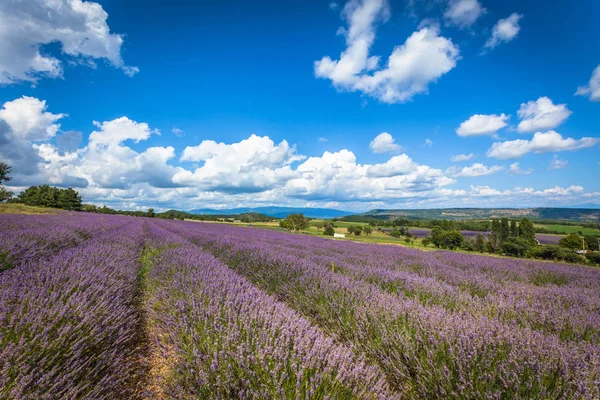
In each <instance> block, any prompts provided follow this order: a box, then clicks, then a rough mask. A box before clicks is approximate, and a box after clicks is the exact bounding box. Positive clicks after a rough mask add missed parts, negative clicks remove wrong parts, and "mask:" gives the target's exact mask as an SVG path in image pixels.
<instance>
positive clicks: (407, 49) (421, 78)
mask: <svg viewBox="0 0 600 400" xmlns="http://www.w3.org/2000/svg"><path fill="white" fill-rule="evenodd" d="M342 16H343V18H344V19H345V20H346V21H347V23H348V28H347V29H342V30H340V31H338V33H341V34H343V35H344V36H345V37H346V49H345V50H344V51H343V52H342V53H341V55H340V58H339V60H332V59H331V58H330V57H329V56H325V57H323V58H322V59H321V60H318V61H315V63H314V69H315V75H316V76H317V77H318V78H324V79H330V80H331V81H332V83H333V85H334V86H335V87H336V88H337V89H338V90H347V91H359V92H361V93H364V94H366V95H368V96H371V97H374V98H376V99H378V100H380V101H382V102H385V103H402V102H405V101H408V100H410V99H411V98H412V97H413V96H414V95H416V94H419V93H426V92H427V90H428V86H429V84H430V83H431V82H435V81H436V80H437V79H438V78H440V77H441V76H442V75H444V74H445V73H447V72H448V71H450V70H451V69H452V68H454V67H455V66H456V61H457V60H458V59H459V58H460V57H459V50H458V47H456V46H455V45H454V44H453V43H452V41H451V40H449V39H446V38H444V37H441V36H439V27H437V26H434V25H432V26H428V27H423V28H421V29H420V30H419V31H416V32H414V33H413V34H412V35H410V36H409V37H408V39H406V42H405V43H404V44H403V45H401V46H396V47H395V48H394V50H393V51H392V53H391V55H390V56H389V58H388V60H387V63H386V65H385V67H380V65H379V64H380V57H379V56H369V51H370V49H371V46H372V45H373V42H374V41H375V29H376V25H377V24H378V23H380V22H385V21H386V20H387V19H388V18H389V16H390V10H389V6H388V3H387V1H386V0H350V1H348V2H347V3H346V5H345V6H344V8H343V11H342Z"/></svg>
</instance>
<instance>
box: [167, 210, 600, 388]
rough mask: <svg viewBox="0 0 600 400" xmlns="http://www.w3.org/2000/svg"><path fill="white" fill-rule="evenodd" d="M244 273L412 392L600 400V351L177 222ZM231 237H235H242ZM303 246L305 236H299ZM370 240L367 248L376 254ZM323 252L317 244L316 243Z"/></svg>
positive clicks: (243, 232)
mask: <svg viewBox="0 0 600 400" xmlns="http://www.w3.org/2000/svg"><path fill="white" fill-rule="evenodd" d="M165 225H166V226H167V227H168V228H169V229H171V230H173V231H177V232H179V233H181V234H182V235H185V236H186V237H188V238H190V239H192V240H195V241H196V242H197V243H198V244H199V245H201V246H203V247H204V248H205V249H210V250H211V251H213V252H215V253H216V254H218V256H219V257H220V258H221V259H223V260H225V261H226V262H227V263H228V265H229V266H230V267H232V268H234V269H235V270H236V271H238V272H240V273H242V274H244V275H246V276H247V277H249V278H250V279H251V280H253V281H254V282H256V283H257V284H259V285H261V286H262V287H263V288H265V289H267V290H269V291H270V292H272V293H275V294H277V295H278V296H280V297H281V298H283V299H285V300H286V302H287V303H288V304H290V305H291V306H292V307H293V308H295V309H297V310H299V311H301V312H303V313H304V314H305V315H307V316H310V317H311V318H312V319H313V321H315V322H317V323H319V324H320V325H321V326H323V327H324V328H325V329H326V330H328V331H330V332H332V333H334V334H335V335H337V336H338V337H339V338H340V339H341V340H344V341H346V342H347V343H350V344H353V345H355V346H357V347H358V348H360V349H361V350H363V351H364V352H365V353H367V354H368V355H369V356H370V357H371V359H372V360H374V361H376V362H378V363H379V364H380V365H381V366H382V368H383V369H384V371H385V372H386V374H387V376H388V381H389V382H390V383H391V384H392V385H393V386H394V387H395V388H396V389H397V390H399V391H401V392H402V393H403V394H405V395H407V396H409V397H414V396H417V397H425V398H430V397H436V396H442V397H461V396H462V397H463V398H500V397H502V398H522V397H528V398H531V397H536V398H556V397H565V396H566V397H571V398H595V397H598V396H600V392H599V389H598V386H599V383H600V377H599V376H600V352H599V349H598V347H597V346H594V345H589V344H586V343H579V344H578V343H564V342H561V341H560V340H559V338H557V337H555V336H548V335H543V334H540V333H536V332H535V331H532V330H530V329H523V328H521V327H519V326H518V325H516V324H509V323H504V322H500V321H494V320H490V319H488V318H485V317H477V318H476V317H474V316H473V315H471V314H469V313H466V312H461V311H460V310H456V311H454V312H453V313H449V312H448V311H447V310H445V309H443V308H439V307H433V306H424V305H423V304H422V303H421V302H419V301H415V300H413V299H410V298H406V297H402V296H398V295H395V294H390V293H386V292H384V291H382V290H381V289H380V288H379V287H377V286H374V285H371V284H369V283H367V282H364V281H361V280H357V279H354V278H353V277H351V276H346V275H344V274H340V273H337V272H335V268H332V269H329V268H326V267H324V266H323V265H322V264H320V263H314V262H311V261H310V257H308V256H307V257H298V256H297V255H295V254H293V253H294V251H293V249H294V247H295V245H299V244H298V243H296V244H294V243H290V241H288V243H287V246H286V248H287V249H286V250H282V249H280V248H278V249H275V250H274V249H273V248H272V245H270V244H269V243H266V244H265V242H263V241H260V240H256V238H255V240H251V239H250V238H252V235H259V236H260V234H259V233H257V232H256V231H251V230H248V229H237V231H236V230H235V229H231V228H227V229H225V228H221V227H219V226H216V225H213V226H209V225H204V224H197V225H192V224H186V225H181V224H173V223H170V224H169V223H168V222H165ZM232 233H235V235H233V234H232ZM297 238H298V239H297V240H298V242H299V243H300V242H303V241H304V240H305V238H301V237H297ZM368 247H369V246H363V247H361V249H363V250H362V251H363V253H364V254H365V256H366V255H368V252H369V249H368ZM317 248H318V247H317Z"/></svg>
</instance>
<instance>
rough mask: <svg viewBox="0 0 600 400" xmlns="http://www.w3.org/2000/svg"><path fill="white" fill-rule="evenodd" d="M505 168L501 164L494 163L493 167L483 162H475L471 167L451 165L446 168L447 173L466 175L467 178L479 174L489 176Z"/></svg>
mask: <svg viewBox="0 0 600 400" xmlns="http://www.w3.org/2000/svg"><path fill="white" fill-rule="evenodd" d="M503 169H504V168H503V167H501V166H499V165H494V166H492V167H488V166H486V165H484V164H481V163H475V164H473V165H471V166H470V167H463V168H459V167H456V166H454V167H450V168H448V169H447V170H446V174H448V175H450V176H452V177H454V178H459V177H465V178H473V177H477V176H487V175H492V174H495V173H496V172H499V171H502V170H503Z"/></svg>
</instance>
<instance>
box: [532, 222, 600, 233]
mask: <svg viewBox="0 0 600 400" xmlns="http://www.w3.org/2000/svg"><path fill="white" fill-rule="evenodd" d="M534 227H535V228H542V229H547V230H548V231H552V232H555V233H557V234H559V233H563V232H564V233H567V234H569V233H575V234H578V235H586V236H588V235H589V236H598V235H600V231H598V229H594V228H585V227H583V226H580V225H545V224H534Z"/></svg>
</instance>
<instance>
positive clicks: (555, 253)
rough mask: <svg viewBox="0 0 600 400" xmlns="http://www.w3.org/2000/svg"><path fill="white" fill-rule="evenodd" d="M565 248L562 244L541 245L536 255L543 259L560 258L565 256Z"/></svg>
mask: <svg viewBox="0 0 600 400" xmlns="http://www.w3.org/2000/svg"><path fill="white" fill-rule="evenodd" d="M563 254H564V250H563V249H562V248H561V247H560V246H556V245H548V246H540V247H539V248H538V249H537V250H536V257H538V258H541V259H543V260H559V259H561V258H562V257H563Z"/></svg>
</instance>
